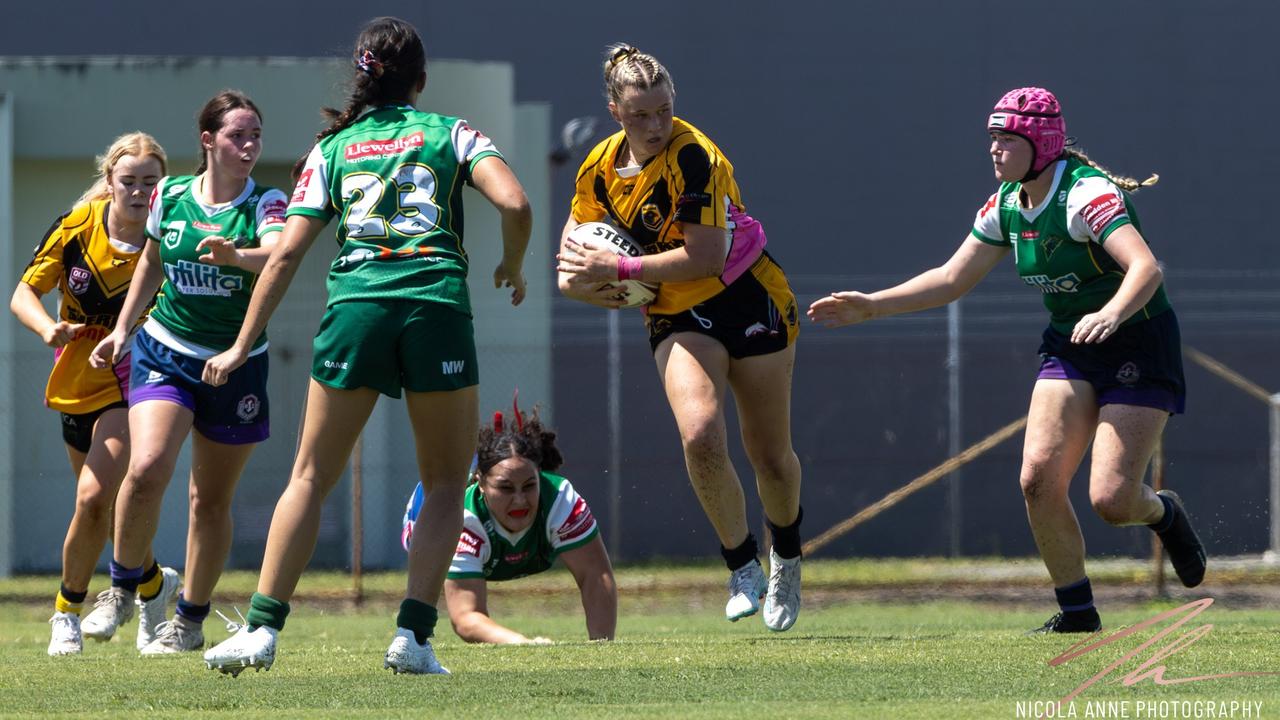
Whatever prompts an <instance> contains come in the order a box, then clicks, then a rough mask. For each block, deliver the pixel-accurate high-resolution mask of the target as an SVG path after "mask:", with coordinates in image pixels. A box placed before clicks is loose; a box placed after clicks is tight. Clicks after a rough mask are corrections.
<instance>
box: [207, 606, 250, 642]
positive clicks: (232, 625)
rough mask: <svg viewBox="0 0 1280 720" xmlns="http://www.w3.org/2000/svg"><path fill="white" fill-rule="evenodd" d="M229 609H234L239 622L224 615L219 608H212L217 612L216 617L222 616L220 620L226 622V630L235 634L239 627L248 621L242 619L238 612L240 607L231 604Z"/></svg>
mask: <svg viewBox="0 0 1280 720" xmlns="http://www.w3.org/2000/svg"><path fill="white" fill-rule="evenodd" d="M231 609H232V610H235V611H236V615H237V616H238V617H239V618H240V622H236V621H235V620H232V619H231V618H229V617H227V616H226V615H223V614H222V611H221V610H214V612H215V613H217V614H218V617H220V618H222V621H223V622H224V623H226V624H227V632H229V633H231V634H232V635H235V634H236V633H238V632H240V628H242V627H244V626H245V625H248V624H249V621H248V620H245V619H244V615H243V614H242V613H241V612H240V608H238V607H236V606H235V605H232V606H231Z"/></svg>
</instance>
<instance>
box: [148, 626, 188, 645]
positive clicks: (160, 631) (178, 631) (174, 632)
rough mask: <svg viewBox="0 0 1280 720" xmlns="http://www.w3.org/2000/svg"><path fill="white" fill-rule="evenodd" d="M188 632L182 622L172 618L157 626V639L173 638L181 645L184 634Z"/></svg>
mask: <svg viewBox="0 0 1280 720" xmlns="http://www.w3.org/2000/svg"><path fill="white" fill-rule="evenodd" d="M186 633H187V629H186V628H184V627H183V626H182V625H181V624H180V623H176V622H174V621H172V620H166V621H164V622H162V623H160V624H159V625H157V626H156V640H157V641H164V640H169V639H173V640H176V641H178V644H179V645H180V644H182V639H183V636H184V635H185V634H186Z"/></svg>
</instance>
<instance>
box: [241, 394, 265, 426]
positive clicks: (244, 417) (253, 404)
mask: <svg viewBox="0 0 1280 720" xmlns="http://www.w3.org/2000/svg"><path fill="white" fill-rule="evenodd" d="M261 409H262V403H261V402H259V401H258V396H257V395H254V394H253V393H250V394H248V395H245V396H244V397H242V398H240V402H238V403H236V416H237V417H239V418H240V421H241V422H252V421H253V419H254V418H256V417H258V411H259V410H261Z"/></svg>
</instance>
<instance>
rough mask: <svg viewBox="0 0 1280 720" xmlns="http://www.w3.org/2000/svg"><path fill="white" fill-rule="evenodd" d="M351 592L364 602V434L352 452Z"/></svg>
mask: <svg viewBox="0 0 1280 720" xmlns="http://www.w3.org/2000/svg"><path fill="white" fill-rule="evenodd" d="M351 590H352V592H353V594H354V595H355V602H356V605H360V604H362V603H363V602H364V433H361V434H359V435H357V436H356V446H355V448H353V449H352V451H351Z"/></svg>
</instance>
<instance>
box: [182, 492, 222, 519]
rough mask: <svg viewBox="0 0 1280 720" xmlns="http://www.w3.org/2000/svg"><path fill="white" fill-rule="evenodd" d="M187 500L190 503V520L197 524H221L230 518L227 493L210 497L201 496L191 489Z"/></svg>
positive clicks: (205, 494)
mask: <svg viewBox="0 0 1280 720" xmlns="http://www.w3.org/2000/svg"><path fill="white" fill-rule="evenodd" d="M189 500H190V503H191V518H192V519H193V520H195V521H197V522H204V523H211V522H221V521H223V520H224V519H226V518H228V517H230V516H231V495H230V494H229V493H218V494H217V496H211V495H209V494H208V493H204V494H201V493H200V491H199V490H196V489H192V490H191V495H190V497H189Z"/></svg>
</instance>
